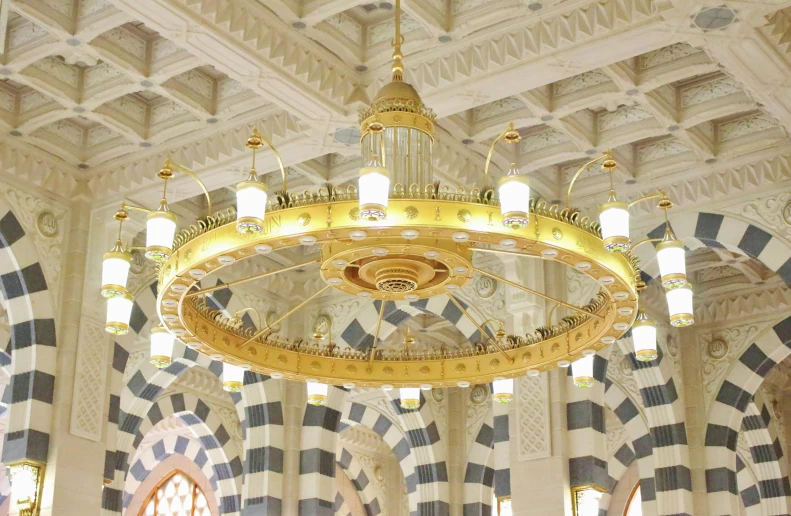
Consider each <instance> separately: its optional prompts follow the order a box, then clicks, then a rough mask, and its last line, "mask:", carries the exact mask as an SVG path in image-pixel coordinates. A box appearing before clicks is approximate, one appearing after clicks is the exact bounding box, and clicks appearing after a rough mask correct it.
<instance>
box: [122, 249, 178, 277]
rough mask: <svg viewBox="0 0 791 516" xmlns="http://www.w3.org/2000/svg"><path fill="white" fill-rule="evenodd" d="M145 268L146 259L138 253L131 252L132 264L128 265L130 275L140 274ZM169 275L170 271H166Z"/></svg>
mask: <svg viewBox="0 0 791 516" xmlns="http://www.w3.org/2000/svg"><path fill="white" fill-rule="evenodd" d="M145 268H146V258H145V256H143V253H141V252H140V251H132V263H130V264H129V271H130V272H131V273H132V274H140V273H141V272H143V269H145ZM168 274H170V271H168Z"/></svg>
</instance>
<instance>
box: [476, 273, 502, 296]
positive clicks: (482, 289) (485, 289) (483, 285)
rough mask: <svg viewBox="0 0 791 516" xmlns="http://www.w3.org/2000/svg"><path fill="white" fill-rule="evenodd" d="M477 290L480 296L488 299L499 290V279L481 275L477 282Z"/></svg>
mask: <svg viewBox="0 0 791 516" xmlns="http://www.w3.org/2000/svg"><path fill="white" fill-rule="evenodd" d="M475 292H476V293H477V294H478V296H479V297H482V298H483V299H488V298H490V297H492V296H493V295H494V293H495V292H497V280H493V279H492V278H489V277H487V276H481V277H479V278H478V281H477V282H476V283H475Z"/></svg>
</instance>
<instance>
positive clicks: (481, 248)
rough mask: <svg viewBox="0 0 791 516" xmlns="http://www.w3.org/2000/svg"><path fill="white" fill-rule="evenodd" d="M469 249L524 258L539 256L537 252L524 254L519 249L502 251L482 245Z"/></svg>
mask: <svg viewBox="0 0 791 516" xmlns="http://www.w3.org/2000/svg"><path fill="white" fill-rule="evenodd" d="M470 249H472V250H473V251H476V252H480V253H492V254H507V255H511V256H524V257H526V258H541V256H538V255H537V254H526V253H520V252H519V251H503V250H502V249H486V248H483V247H471V248H470Z"/></svg>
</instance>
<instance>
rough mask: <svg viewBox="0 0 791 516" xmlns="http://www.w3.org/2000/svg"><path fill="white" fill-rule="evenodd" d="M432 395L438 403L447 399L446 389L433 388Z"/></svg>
mask: <svg viewBox="0 0 791 516" xmlns="http://www.w3.org/2000/svg"><path fill="white" fill-rule="evenodd" d="M431 397H432V398H433V399H434V401H435V402H437V403H442V400H444V399H445V389H436V388H435V389H431Z"/></svg>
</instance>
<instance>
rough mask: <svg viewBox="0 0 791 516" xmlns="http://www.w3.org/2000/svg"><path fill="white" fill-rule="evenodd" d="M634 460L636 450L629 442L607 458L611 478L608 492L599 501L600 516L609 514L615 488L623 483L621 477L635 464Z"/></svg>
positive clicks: (608, 472)
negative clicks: (619, 483)
mask: <svg viewBox="0 0 791 516" xmlns="http://www.w3.org/2000/svg"><path fill="white" fill-rule="evenodd" d="M634 460H635V454H634V448H632V444H631V443H629V442H625V443H623V444H622V445H620V446H619V447H618V449H617V450H615V451H614V452H613V453H612V454H610V456H609V457H608V458H607V474H608V475H609V478H610V485H609V486H608V488H607V492H606V493H604V494H603V495H602V497H601V500H599V514H607V510H608V509H609V508H610V502H611V501H612V495H613V491H615V487H616V486H617V485H618V482H620V481H621V477H623V475H624V473H626V470H627V469H629V466H631V465H632V464H634Z"/></svg>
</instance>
